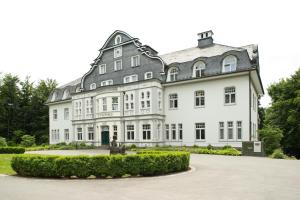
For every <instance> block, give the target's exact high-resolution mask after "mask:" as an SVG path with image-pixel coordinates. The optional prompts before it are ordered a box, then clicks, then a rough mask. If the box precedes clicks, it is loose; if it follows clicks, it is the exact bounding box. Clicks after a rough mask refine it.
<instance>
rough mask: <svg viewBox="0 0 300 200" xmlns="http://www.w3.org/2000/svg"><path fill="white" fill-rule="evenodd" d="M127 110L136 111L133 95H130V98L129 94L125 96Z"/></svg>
mask: <svg viewBox="0 0 300 200" xmlns="http://www.w3.org/2000/svg"><path fill="white" fill-rule="evenodd" d="M125 109H126V110H133V109H134V100H133V94H130V98H129V94H126V95H125Z"/></svg>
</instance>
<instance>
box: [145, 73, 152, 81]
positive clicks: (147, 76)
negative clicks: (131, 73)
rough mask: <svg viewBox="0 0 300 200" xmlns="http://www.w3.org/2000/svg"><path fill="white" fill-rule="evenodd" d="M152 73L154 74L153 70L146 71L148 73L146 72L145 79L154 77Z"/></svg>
mask: <svg viewBox="0 0 300 200" xmlns="http://www.w3.org/2000/svg"><path fill="white" fill-rule="evenodd" d="M152 75H153V74H152V72H146V73H145V80H146V79H151V78H152Z"/></svg>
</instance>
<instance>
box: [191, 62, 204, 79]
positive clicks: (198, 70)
mask: <svg viewBox="0 0 300 200" xmlns="http://www.w3.org/2000/svg"><path fill="white" fill-rule="evenodd" d="M204 70H205V63H204V62H203V61H197V62H196V63H195V64H194V66H193V77H194V78H200V77H202V76H203V75H204Z"/></svg>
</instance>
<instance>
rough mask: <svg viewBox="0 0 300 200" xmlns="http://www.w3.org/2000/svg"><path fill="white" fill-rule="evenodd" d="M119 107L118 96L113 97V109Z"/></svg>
mask: <svg viewBox="0 0 300 200" xmlns="http://www.w3.org/2000/svg"><path fill="white" fill-rule="evenodd" d="M118 107H119V101H118V97H112V110H114V111H116V110H118Z"/></svg>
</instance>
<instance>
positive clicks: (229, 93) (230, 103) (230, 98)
mask: <svg viewBox="0 0 300 200" xmlns="http://www.w3.org/2000/svg"><path fill="white" fill-rule="evenodd" d="M232 89H234V91H228V90H232ZM226 90H227V91H226ZM227 95H228V96H229V102H226V96H227ZM232 95H234V102H233V101H232ZM224 104H225V105H235V104H236V87H234V86H230V87H225V88H224Z"/></svg>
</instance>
